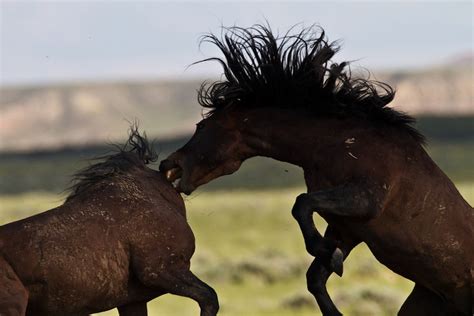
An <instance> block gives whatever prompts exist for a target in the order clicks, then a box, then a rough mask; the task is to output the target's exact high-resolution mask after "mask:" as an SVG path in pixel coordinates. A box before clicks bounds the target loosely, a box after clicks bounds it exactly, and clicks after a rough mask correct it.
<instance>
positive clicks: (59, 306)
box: [0, 129, 218, 316]
mask: <svg viewBox="0 0 474 316" xmlns="http://www.w3.org/2000/svg"><path fill="white" fill-rule="evenodd" d="M150 159H156V156H155V154H154V153H153V152H152V150H151V149H150V147H148V143H147V141H146V138H142V137H141V136H140V135H139V134H138V132H137V131H136V129H132V132H131V136H130V139H129V141H128V143H127V146H125V147H124V148H122V149H121V150H120V152H119V153H118V154H116V155H112V156H109V157H108V158H107V160H105V161H104V162H101V163H98V164H95V165H92V166H90V167H89V168H87V169H85V170H83V171H82V172H80V173H78V174H77V180H78V181H77V183H76V185H75V186H74V187H73V192H72V193H71V195H70V196H69V197H68V198H67V200H66V202H65V203H64V204H63V205H61V206H59V207H57V208H55V209H52V210H49V211H46V212H44V213H40V214H38V215H35V216H32V217H29V218H25V219H23V220H20V221H17V222H13V223H10V224H7V225H4V226H1V227H0V245H1V246H0V315H2V316H16V315H24V314H25V312H26V315H35V316H39V315H45V316H46V315H48V316H53V315H58V316H59V315H61V316H64V315H88V314H90V313H96V312H100V311H104V310H108V309H111V308H114V307H118V309H119V312H120V315H122V316H123V315H137V316H143V315H146V314H147V310H146V302H147V301H149V300H151V299H153V298H155V297H157V296H160V295H162V294H165V293H173V294H177V295H181V296H186V297H190V298H192V299H194V300H196V301H197V302H198V303H199V305H200V307H201V313H202V315H209V316H210V315H215V314H216V312H217V310H218V303H217V297H216V294H215V292H214V291H213V290H212V288H210V287H209V286H207V285H206V284H205V283H203V282H202V281H200V280H199V279H198V278H197V277H195V276H194V275H193V274H192V273H191V272H190V270H189V266H190V258H191V256H192V254H193V252H194V235H193V233H192V231H191V229H190V227H189V225H188V224H187V221H186V211H185V207H184V203H183V200H182V198H181V197H180V195H179V194H178V193H177V192H176V191H175V190H174V189H173V187H172V186H171V185H170V184H169V183H168V182H167V181H166V179H165V177H164V176H163V175H162V174H161V173H159V172H157V171H155V170H152V169H149V168H147V167H146V166H145V164H146V163H148V161H149V160H150Z"/></svg>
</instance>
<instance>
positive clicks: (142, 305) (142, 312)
mask: <svg viewBox="0 0 474 316" xmlns="http://www.w3.org/2000/svg"><path fill="white" fill-rule="evenodd" d="M117 309H118V312H119V315H120V316H147V315H148V311H147V308H146V302H138V303H130V304H127V305H123V306H120V307H118V308H117Z"/></svg>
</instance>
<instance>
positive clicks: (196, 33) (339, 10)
mask: <svg viewBox="0 0 474 316" xmlns="http://www.w3.org/2000/svg"><path fill="white" fill-rule="evenodd" d="M0 1H1V16H0V18H1V22H0V45H1V47H0V48H1V50H0V54H1V55H0V70H1V72H0V74H1V77H0V84H1V85H22V84H47V83H58V82H70V81H75V82H77V81H102V80H114V81H118V80H143V79H155V78H162V79H189V78H203V77H213V76H216V75H218V74H219V73H220V69H219V68H218V66H217V65H215V64H210V63H205V64H200V65H196V66H193V67H189V68H187V66H188V65H189V64H191V63H193V62H194V61H197V60H200V59H203V58H206V57H211V56H215V55H218V52H217V51H216V49H215V48H213V47H212V46H208V45H203V46H201V48H199V45H198V42H199V38H200V36H202V35H203V34H205V33H206V32H216V33H219V32H220V26H221V25H224V26H231V25H238V26H243V27H248V26H251V25H252V24H255V23H262V22H265V20H267V21H268V23H269V24H270V25H271V27H272V29H273V30H275V31H279V32H280V33H282V32H285V31H286V30H287V29H288V28H289V27H291V26H293V25H295V24H298V23H300V25H305V26H309V25H312V24H318V25H320V26H322V27H323V28H324V29H325V30H326V34H327V36H328V38H329V40H330V41H333V40H339V41H340V43H341V44H342V45H343V49H342V51H341V52H340V53H339V54H338V56H337V57H336V61H337V60H339V61H341V60H351V61H354V64H355V65H356V66H363V67H366V68H368V69H370V70H373V69H399V68H401V69H414V68H422V67H426V66H430V65H435V64H439V63H443V62H447V61H449V60H450V59H452V58H455V57H456V56H460V55H462V54H470V53H472V51H473V34H472V32H473V24H472V23H473V22H472V18H473V4H472V2H471V1H466V2H456V1H445V2H439V1H438V2H426V1H423V2H415V1H410V2H408V1H403V2H401V1H399V2H397V1H377V2H375V1H371V2H360V1H357V2H355V1H331V2H329V1H327V2H321V1H312V2H294V1H292V2H272V1H263V2H228V1H220V2H204V1H200V2H181V1H175V2H161V1H159V2H158V1H120V2H118V1H51V2H44V1H7V0H0Z"/></svg>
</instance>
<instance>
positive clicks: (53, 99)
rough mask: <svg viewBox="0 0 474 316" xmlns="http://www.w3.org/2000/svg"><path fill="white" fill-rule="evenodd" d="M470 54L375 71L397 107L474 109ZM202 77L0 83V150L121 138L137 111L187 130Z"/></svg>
mask: <svg viewBox="0 0 474 316" xmlns="http://www.w3.org/2000/svg"><path fill="white" fill-rule="evenodd" d="M472 76H473V74H472V57H470V58H467V59H464V60H461V61H457V62H456V63H453V64H449V65H445V66H440V67H436V68H430V69H423V70H417V71H411V72H407V71H397V72H388V73H387V72H385V73H379V74H378V75H376V78H377V79H379V80H383V81H387V82H389V83H391V84H393V85H394V86H395V87H396V88H397V97H396V99H395V100H394V102H393V106H394V107H396V108H398V109H401V110H404V111H406V112H408V113H411V114H415V115H466V114H473V113H474V106H473V78H472ZM199 85H200V81H188V82H171V81H169V82H163V81H148V82H110V83H84V84H65V85H54V86H36V87H3V88H0V97H1V98H0V151H11V150H25V151H28V150H32V149H44V148H59V147H64V146H74V145H85V144H91V143H103V142H104V141H114V140H118V139H122V138H124V135H125V134H126V129H127V128H128V125H129V123H128V122H127V120H129V121H130V120H134V119H135V118H136V119H138V120H139V121H140V122H141V127H142V128H144V129H145V130H146V131H147V132H148V134H149V135H150V136H153V137H159V138H169V137H175V136H177V135H184V134H188V133H190V132H191V131H192V130H193V129H194V124H195V123H196V121H197V120H198V119H199V118H200V115H201V109H200V107H199V106H198V105H197V102H196V90H197V89H198V87H199Z"/></svg>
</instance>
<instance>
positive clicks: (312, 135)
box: [244, 112, 369, 169]
mask: <svg viewBox="0 0 474 316" xmlns="http://www.w3.org/2000/svg"><path fill="white" fill-rule="evenodd" d="M256 121H257V122H258V123H257V124H255V126H249V128H248V129H247V130H246V133H247V134H246V135H245V136H244V140H245V141H246V142H247V144H246V145H247V146H248V147H249V148H251V154H250V155H249V156H264V157H270V158H273V159H276V160H279V161H284V162H288V163H291V164H294V165H298V166H300V167H302V168H303V169H306V168H312V167H314V163H315V162H316V161H318V160H321V161H329V162H331V161H332V159H333V158H337V157H334V155H336V154H337V152H338V151H340V149H341V148H346V147H350V146H353V144H352V142H353V141H354V139H355V138H356V137H358V138H359V139H358V146H362V143H363V142H365V141H366V139H368V138H369V137H368V136H362V135H363V134H365V133H366V131H365V127H362V126H360V123H359V124H356V123H352V124H348V123H347V122H346V121H342V120H336V119H324V118H319V119H318V118H314V117H307V116H306V117H302V116H301V115H296V114H295V113H291V112H289V113H285V112H283V115H276V114H274V113H269V114H267V115H266V116H265V117H264V118H258V119H256Z"/></svg>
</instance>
